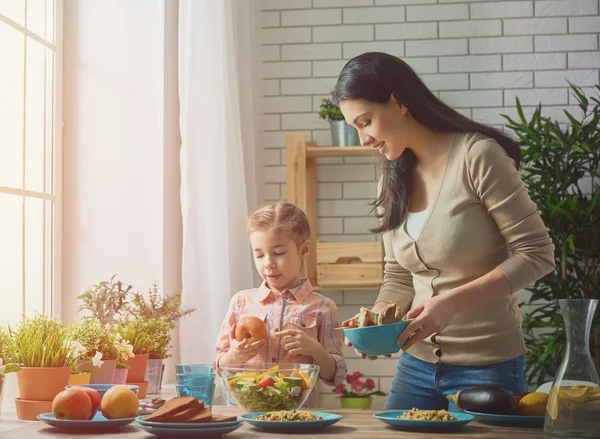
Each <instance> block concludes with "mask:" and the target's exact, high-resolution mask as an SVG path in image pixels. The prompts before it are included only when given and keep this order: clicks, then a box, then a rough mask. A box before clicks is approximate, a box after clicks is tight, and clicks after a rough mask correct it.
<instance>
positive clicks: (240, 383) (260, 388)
mask: <svg viewBox="0 0 600 439" xmlns="http://www.w3.org/2000/svg"><path fill="white" fill-rule="evenodd" d="M217 374H218V375H219V376H220V377H221V379H222V380H223V383H224V384H225V387H226V388H227V391H228V392H229V394H230V395H231V397H232V398H233V400H234V401H235V403H236V404H237V406H238V407H240V408H241V409H242V410H244V411H245V412H246V413H254V412H270V411H276V410H296V409H299V408H300V407H302V404H304V402H305V401H306V399H307V398H308V395H310V392H311V391H312V389H313V387H314V385H315V382H316V381H317V379H318V377H319V366H316V365H314V364H300V363H282V364H278V365H276V366H273V367H272V368H270V369H256V368H250V367H246V366H244V365H241V364H233V365H230V366H224V367H221V368H219V369H218V370H217Z"/></svg>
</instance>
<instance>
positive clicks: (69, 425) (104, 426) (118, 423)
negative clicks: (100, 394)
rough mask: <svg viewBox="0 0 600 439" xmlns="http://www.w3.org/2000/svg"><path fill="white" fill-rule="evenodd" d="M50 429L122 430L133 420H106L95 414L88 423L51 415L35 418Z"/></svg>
mask: <svg viewBox="0 0 600 439" xmlns="http://www.w3.org/2000/svg"><path fill="white" fill-rule="evenodd" d="M37 418H38V419H39V420H40V421H42V422H45V423H46V424H48V425H51V426H52V427H56V428H58V429H59V430H63V431H72V432H75V431H102V432H105V431H112V430H118V429H119V428H123V427H125V426H126V425H129V424H131V423H132V422H133V421H134V420H135V418H123V419H106V418H105V417H104V416H102V413H96V416H94V419H91V420H89V421H67V420H65V419H56V418H55V417H54V415H53V414H52V413H42V414H41V415H38V417H37Z"/></svg>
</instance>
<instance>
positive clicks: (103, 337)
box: [68, 319, 123, 361]
mask: <svg viewBox="0 0 600 439" xmlns="http://www.w3.org/2000/svg"><path fill="white" fill-rule="evenodd" d="M68 331H69V339H71V340H72V341H75V342H79V343H81V345H82V346H83V348H84V349H85V350H84V352H82V353H81V354H80V355H79V359H80V360H84V361H91V360H92V358H94V356H95V355H96V354H97V353H98V352H100V353H102V360H118V359H120V358H121V357H122V356H123V346H122V344H121V341H122V339H121V337H120V336H119V333H118V332H117V331H116V329H113V328H112V327H110V326H108V325H103V324H101V323H100V321H99V320H96V319H85V320H83V321H82V322H81V323H73V324H72V325H70V326H69V329H68Z"/></svg>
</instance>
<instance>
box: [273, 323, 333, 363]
mask: <svg viewBox="0 0 600 439" xmlns="http://www.w3.org/2000/svg"><path fill="white" fill-rule="evenodd" d="M276 336H277V337H283V338H282V341H281V343H282V345H283V348H284V349H285V350H286V351H288V353H289V354H290V355H307V356H309V357H313V356H314V355H315V353H317V352H318V351H319V350H320V349H323V346H321V343H319V341H318V340H315V339H314V338H312V337H309V336H308V335H306V334H305V333H304V331H301V330H299V329H286V330H285V331H281V332H278V333H277V334H276Z"/></svg>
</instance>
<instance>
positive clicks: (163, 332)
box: [128, 282, 196, 394]
mask: <svg viewBox="0 0 600 439" xmlns="http://www.w3.org/2000/svg"><path fill="white" fill-rule="evenodd" d="M132 296H133V297H132V300H131V302H130V306H129V307H128V313H129V314H130V315H131V316H133V317H136V318H140V319H159V320H163V321H164V322H166V323H167V325H159V324H157V326H156V337H157V341H158V344H157V347H156V349H154V350H152V351H151V352H150V353H149V359H148V366H147V369H146V381H148V393H150V394H154V393H158V391H159V390H160V387H161V382H162V373H163V369H164V365H163V360H164V359H166V358H169V357H170V355H169V353H168V352H169V350H170V348H171V330H173V329H175V327H176V326H177V322H178V321H179V320H180V319H182V318H184V317H186V316H189V315H190V314H192V313H193V312H194V311H196V309H195V308H192V307H187V308H182V307H181V302H182V297H181V293H180V292H175V293H172V294H169V295H166V296H165V297H163V296H162V294H161V293H160V292H159V287H158V284H157V283H156V282H154V283H153V284H152V287H151V288H150V290H149V291H148V294H147V296H144V295H143V294H141V293H138V292H136V293H133V294H132Z"/></svg>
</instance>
